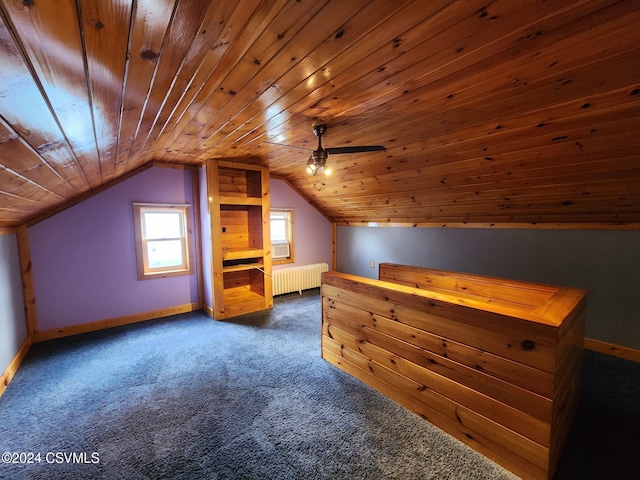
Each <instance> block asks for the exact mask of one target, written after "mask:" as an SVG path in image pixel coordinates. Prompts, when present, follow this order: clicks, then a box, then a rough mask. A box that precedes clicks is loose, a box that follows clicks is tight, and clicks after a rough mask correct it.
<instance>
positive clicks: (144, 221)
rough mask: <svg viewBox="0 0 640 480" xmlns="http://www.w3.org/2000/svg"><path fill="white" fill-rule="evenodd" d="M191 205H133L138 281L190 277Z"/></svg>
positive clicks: (191, 268) (191, 267)
mask: <svg viewBox="0 0 640 480" xmlns="http://www.w3.org/2000/svg"><path fill="white" fill-rule="evenodd" d="M188 210H189V205H157V204H144V203H134V204H133V217H134V220H135V229H134V230H135V236H136V255H137V259H138V279H140V280H146V279H150V278H158V277H169V276H176V275H189V274H191V273H193V266H192V263H193V262H191V261H190V257H191V253H190V251H189V238H188V232H189V230H190V225H189V215H188Z"/></svg>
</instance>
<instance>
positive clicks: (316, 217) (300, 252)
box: [271, 179, 333, 270]
mask: <svg viewBox="0 0 640 480" xmlns="http://www.w3.org/2000/svg"><path fill="white" fill-rule="evenodd" d="M271 208H292V209H293V210H294V212H293V223H294V225H293V241H294V244H295V251H294V259H295V263H287V264H284V265H274V266H273V269H274V270H277V269H278V268H286V267H290V266H292V265H308V264H310V263H321V262H324V263H327V264H329V268H331V257H332V254H333V253H332V241H333V234H332V228H331V222H330V221H329V220H327V219H326V218H325V217H324V216H323V215H322V214H320V212H318V211H317V210H316V209H315V208H313V207H312V206H311V205H309V203H307V201H306V200H305V199H304V198H302V197H301V196H300V195H299V194H298V193H297V192H296V191H295V190H293V189H292V188H291V187H289V185H287V183H286V182H285V181H284V180H276V179H271Z"/></svg>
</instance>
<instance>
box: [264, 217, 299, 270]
mask: <svg viewBox="0 0 640 480" xmlns="http://www.w3.org/2000/svg"><path fill="white" fill-rule="evenodd" d="M271 213H284V214H286V215H287V217H288V229H287V230H288V231H287V234H288V236H289V238H288V239H287V243H289V256H288V257H281V258H275V257H274V256H273V252H274V250H275V249H274V245H275V244H273V243H272V244H271V256H272V261H273V265H280V264H283V263H293V262H294V258H293V253H294V238H293V230H294V228H293V226H294V223H293V208H277V207H275V208H271V210H270V212H269V214H271ZM269 221H271V215H269Z"/></svg>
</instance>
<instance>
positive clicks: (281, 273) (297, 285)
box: [273, 263, 329, 295]
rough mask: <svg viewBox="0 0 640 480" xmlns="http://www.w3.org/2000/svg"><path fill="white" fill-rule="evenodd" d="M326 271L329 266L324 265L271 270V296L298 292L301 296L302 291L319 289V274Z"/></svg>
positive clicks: (317, 264)
mask: <svg viewBox="0 0 640 480" xmlns="http://www.w3.org/2000/svg"><path fill="white" fill-rule="evenodd" d="M328 270H329V265H327V264H326V263H313V264H311V265H300V266H297V267H289V268H282V269H280V270H273V294H274V295H282V294H283V293H291V292H298V293H299V294H300V295H302V290H306V289H308V288H316V287H319V286H320V277H321V273H322V272H326V271H328Z"/></svg>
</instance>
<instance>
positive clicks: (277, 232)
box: [271, 219, 287, 243]
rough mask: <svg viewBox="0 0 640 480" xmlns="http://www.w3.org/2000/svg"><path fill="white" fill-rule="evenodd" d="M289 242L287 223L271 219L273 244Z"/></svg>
mask: <svg viewBox="0 0 640 480" xmlns="http://www.w3.org/2000/svg"><path fill="white" fill-rule="evenodd" d="M286 241H287V222H286V221H284V220H273V219H271V243H278V242H286Z"/></svg>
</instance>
